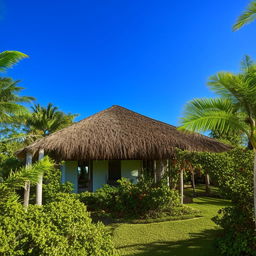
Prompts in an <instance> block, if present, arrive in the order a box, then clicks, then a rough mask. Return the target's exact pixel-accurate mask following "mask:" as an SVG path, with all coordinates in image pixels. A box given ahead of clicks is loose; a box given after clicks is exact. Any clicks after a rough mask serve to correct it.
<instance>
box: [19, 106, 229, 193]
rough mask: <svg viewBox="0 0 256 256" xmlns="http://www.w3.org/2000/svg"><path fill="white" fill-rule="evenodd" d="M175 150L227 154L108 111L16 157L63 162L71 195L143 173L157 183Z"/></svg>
mask: <svg viewBox="0 0 256 256" xmlns="http://www.w3.org/2000/svg"><path fill="white" fill-rule="evenodd" d="M175 148H180V149H182V150H190V151H209V152H222V151H226V150H228V149H229V147H228V146H226V145H224V144H222V143H220V142H218V141H216V140H214V139H211V138H208V137H206V136H203V135H200V134H196V133H184V132H181V131H179V130H177V128H176V127H175V126H172V125H169V124H166V123H163V122H160V121H157V120H154V119H152V118H149V117H146V116H144V115H141V114H138V113H136V112H133V111H131V110H128V109H126V108H123V107H120V106H112V107H110V108H108V109H106V110H103V111H101V112H99V113H96V114H94V115H92V116H89V117H87V118H85V119H83V120H81V121H80V122H77V123H74V124H72V125H71V126H69V127H67V128H64V129H62V130H60V131H57V132H55V133H53V134H51V135H49V136H47V137H45V138H42V139H40V140H38V141H36V142H34V143H33V144H31V145H29V146H27V147H25V148H23V149H22V150H20V151H19V152H18V153H17V155H18V156H19V157H21V158H26V159H27V163H30V162H32V158H33V159H37V158H41V157H43V154H47V155H49V156H51V157H52V158H53V159H55V160H58V161H64V164H63V165H62V168H61V170H62V182H66V181H70V182H72V183H73V184H74V192H76V193H77V192H80V191H85V190H88V191H95V190H97V189H98V188H100V187H102V185H104V184H115V183H116V181H117V180H118V179H120V178H121V177H126V178H128V179H130V180H131V181H132V182H134V183H136V182H137V180H138V177H139V175H140V173H141V172H142V170H143V169H148V170H149V171H150V172H152V174H153V175H154V177H155V179H156V180H157V179H159V178H160V177H159V176H161V173H162V171H163V170H164V168H167V167H168V166H167V165H168V161H166V160H168V159H170V158H171V156H172V155H173V153H174V149H175ZM40 189H42V188H41V187H40V183H39V191H40ZM39 197H40V194H39Z"/></svg>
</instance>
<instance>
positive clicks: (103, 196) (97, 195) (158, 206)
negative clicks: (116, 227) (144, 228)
mask: <svg viewBox="0 0 256 256" xmlns="http://www.w3.org/2000/svg"><path fill="white" fill-rule="evenodd" d="M118 183H119V185H118V186H117V187H112V186H109V185H105V186H103V187H102V188H101V189H99V190H97V191H96V192H94V193H90V192H84V193H81V194H80V200H81V201H82V202H83V203H85V204H86V205H87V206H88V209H89V210H91V211H103V212H105V213H109V214H111V215H112V216H113V217H118V218H124V217H140V218H143V217H145V216H148V215H150V213H152V214H155V213H156V212H160V211H162V210H163V209H166V208H170V207H173V206H177V205H179V195H178V193H177V192H176V191H173V190H171V189H170V188H169V187H168V186H167V185H163V184H162V185H160V186H156V185H155V184H153V183H152V182H150V181H148V182H147V181H140V182H138V184H132V183H131V182H130V181H129V180H127V179H121V180H119V181H118Z"/></svg>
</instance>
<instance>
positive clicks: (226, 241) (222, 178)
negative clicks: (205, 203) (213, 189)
mask: <svg viewBox="0 0 256 256" xmlns="http://www.w3.org/2000/svg"><path fill="white" fill-rule="evenodd" d="M226 155H227V157H226V159H225V161H226V162H227V166H226V168H223V169H222V170H220V169H216V170H217V171H216V172H215V176H216V177H217V180H218V183H219V186H220V191H221V192H222V194H224V195H226V197H228V198H230V199H231V201H232V204H233V206H232V207H227V208H224V209H222V210H220V211H219V215H218V216H216V217H215V218H214V219H213V220H214V221H215V222H216V223H217V224H218V225H220V226H221V227H222V228H223V229H224V232H223V236H222V237H221V238H220V239H218V247H219V249H220V254H221V255H225V256H231V255H232V256H240V255H247V256H252V255H256V233H255V228H254V227H255V224H254V214H253V152H252V151H250V150H242V149H235V150H232V151H230V152H228V153H227V154H226Z"/></svg>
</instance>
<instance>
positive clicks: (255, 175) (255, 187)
mask: <svg viewBox="0 0 256 256" xmlns="http://www.w3.org/2000/svg"><path fill="white" fill-rule="evenodd" d="M253 198H254V221H255V230H256V149H254V161H253Z"/></svg>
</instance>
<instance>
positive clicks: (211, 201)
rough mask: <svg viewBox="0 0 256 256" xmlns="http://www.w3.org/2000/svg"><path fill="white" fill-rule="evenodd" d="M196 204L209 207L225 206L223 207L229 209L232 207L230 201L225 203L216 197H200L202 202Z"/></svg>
mask: <svg viewBox="0 0 256 256" xmlns="http://www.w3.org/2000/svg"><path fill="white" fill-rule="evenodd" d="M196 204H199V205H202V204H208V205H214V206H223V207H227V206H229V205H231V203H230V202H229V201H224V200H223V199H218V198H215V197H200V202H196Z"/></svg>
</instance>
